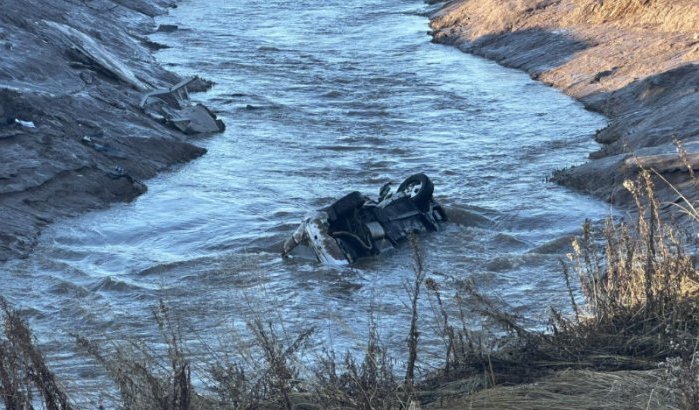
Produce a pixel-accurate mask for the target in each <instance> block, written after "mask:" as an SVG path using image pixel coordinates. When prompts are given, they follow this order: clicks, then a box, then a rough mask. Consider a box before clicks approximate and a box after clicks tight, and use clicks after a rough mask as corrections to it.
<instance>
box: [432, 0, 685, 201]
mask: <svg viewBox="0 0 699 410" xmlns="http://www.w3.org/2000/svg"><path fill="white" fill-rule="evenodd" d="M431 20H432V22H431V26H432V29H433V37H434V41H436V42H439V43H444V44H451V45H454V46H457V47H458V48H460V49H461V50H463V51H465V52H469V53H473V54H476V55H480V56H483V57H485V58H488V59H492V60H495V61H497V62H499V63H501V64H503V65H505V66H508V67H513V68H517V69H521V70H524V71H526V72H528V73H529V74H530V75H531V76H532V77H533V78H535V79H538V80H540V81H542V82H544V83H546V84H549V85H551V86H554V87H556V88H559V89H561V90H562V91H564V92H565V93H566V94H568V95H570V96H572V97H574V98H576V99H578V100H580V101H581V102H582V103H583V104H585V106H586V108H588V109H590V110H593V111H597V112H600V113H603V114H604V115H606V116H607V117H608V118H609V126H608V127H606V128H604V129H601V130H599V131H598V132H597V134H596V135H595V140H596V141H598V142H599V143H601V144H602V145H601V149H600V150H599V151H596V152H592V153H591V154H590V160H589V161H588V162H587V163H585V164H583V165H580V166H576V167H571V168H567V169H563V170H560V171H558V172H556V173H555V174H554V175H553V179H554V180H555V181H557V182H559V183H561V184H563V185H566V186H570V187H573V188H575V189H578V190H581V191H583V192H586V193H590V194H593V195H595V196H597V197H600V198H602V199H604V200H607V201H611V202H612V203H614V204H617V205H622V206H627V205H631V204H632V200H633V199H632V198H631V196H630V195H629V193H628V192H627V191H626V190H625V189H624V188H623V185H622V184H623V181H624V180H625V179H627V178H633V177H634V176H635V175H636V174H637V172H638V170H639V169H640V167H641V166H642V167H646V168H652V169H654V170H656V171H658V172H659V173H660V174H662V175H663V177H664V178H666V179H667V180H668V181H669V182H670V183H672V184H674V185H675V186H676V187H677V188H679V189H680V191H681V192H683V193H684V194H685V195H686V196H687V197H688V198H689V199H690V200H696V199H697V197H698V195H697V194H698V193H697V190H696V189H694V185H693V184H694V182H693V181H692V177H691V173H690V170H689V168H692V169H693V170H696V169H697V167H699V115H698V113H699V3H697V2H696V1H694V0H680V1H661V0H656V1H646V2H642V1H633V0H628V1H620V2H611V1H603V2H599V1H594V0H523V1H514V0H506V1H501V0H479V1H467V0H456V1H452V2H448V3H445V4H444V6H443V7H442V8H441V9H440V10H439V11H437V12H435V13H434V14H433V15H432V16H431ZM675 140H679V141H680V142H681V143H682V144H683V145H684V148H685V149H686V151H687V155H686V161H682V160H680V159H679V157H678V155H677V146H676V143H675V142H674V141H675ZM656 188H657V193H658V195H659V197H660V199H661V200H663V201H665V202H667V203H670V202H674V201H678V198H679V197H678V195H677V194H676V193H675V192H674V190H673V189H672V188H671V187H669V186H668V185H667V184H666V183H664V182H662V181H658V182H657V185H656ZM670 208H672V207H668V209H670Z"/></svg>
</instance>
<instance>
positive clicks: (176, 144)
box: [0, 0, 205, 261]
mask: <svg viewBox="0 0 699 410" xmlns="http://www.w3.org/2000/svg"><path fill="white" fill-rule="evenodd" d="M0 4H2V13H0V61H1V63H0V155H1V156H2V158H3V161H2V163H1V164H0V215H2V218H0V261H3V260H7V259H9V258H11V257H17V256H20V257H21V256H24V255H27V253H28V252H30V251H31V249H32V247H33V246H34V244H35V242H36V239H37V236H38V234H39V232H40V230H41V229H42V227H44V226H46V225H48V224H50V223H51V222H53V221H55V220H56V219H57V218H60V217H64V216H72V215H76V214H78V213H81V212H84V211H86V210H90V209H96V208H102V207H106V206H108V204H110V203H112V202H116V201H130V200H132V199H134V198H135V197H136V196H138V195H140V194H141V193H143V192H145V190H146V186H145V184H143V183H142V182H140V181H142V180H145V179H147V178H151V177H153V176H155V175H156V174H157V173H158V172H160V171H163V170H165V169H168V168H170V167H171V166H172V165H173V164H177V163H181V162H185V161H189V160H191V159H193V158H197V157H199V156H201V155H203V154H204V152H205V150H204V149H202V148H200V147H197V146H196V145H194V144H193V143H192V142H191V141H189V140H188V139H189V138H191V137H187V136H185V134H183V133H180V132H177V131H174V130H172V129H170V128H167V127H166V126H164V125H163V124H161V123H159V122H158V121H155V120H153V119H151V118H149V117H147V116H146V115H145V114H144V113H143V112H142V110H141V109H140V108H139V101H140V99H141V98H142V96H143V94H144V93H145V92H146V91H147V90H151V89H154V88H161V87H167V86H170V85H172V84H175V83H177V82H179V81H180V80H181V78H179V77H178V76H177V75H175V74H173V73H171V72H168V71H167V70H165V69H163V68H162V67H160V66H159V65H158V63H157V62H156V61H155V59H154V57H153V55H152V52H153V51H154V50H157V49H158V48H159V47H160V46H159V45H158V44H155V43H153V42H151V41H149V40H148V39H147V38H146V37H145V36H146V35H147V34H149V33H152V32H153V31H155V30H157V29H158V27H157V26H156V24H155V22H154V20H153V18H154V17H155V16H157V15H160V14H163V13H166V12H167V10H168V8H172V7H175V1H174V0H127V1H124V0H100V1H90V2H84V3H76V2H71V1H67V0H57V1H54V2H52V3H51V7H46V4H45V2H43V1H40V0H13V1H2V2H0ZM166 29H176V28H174V27H170V28H168V27H166ZM100 61H102V64H101V63H100Z"/></svg>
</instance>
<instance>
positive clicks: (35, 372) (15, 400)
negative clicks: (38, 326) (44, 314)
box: [0, 297, 73, 410]
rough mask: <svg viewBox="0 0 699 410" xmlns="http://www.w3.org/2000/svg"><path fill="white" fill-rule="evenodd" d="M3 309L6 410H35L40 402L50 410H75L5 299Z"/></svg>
mask: <svg viewBox="0 0 699 410" xmlns="http://www.w3.org/2000/svg"><path fill="white" fill-rule="evenodd" d="M0 309H1V311H0V316H2V318H3V325H4V328H3V330H4V333H3V334H2V335H0V397H1V398H2V402H3V404H4V405H5V409H6V410H15V409H16V410H20V409H21V410H24V409H32V408H34V405H35V404H36V402H41V403H43V404H44V406H45V408H47V409H49V410H70V409H72V408H73V407H72V405H71V404H70V402H69V401H68V397H67V395H66V394H65V392H64V391H63V387H62V386H61V385H60V384H59V383H58V382H57V381H56V378H55V376H54V375H53V373H52V372H51V371H50V370H49V368H48V366H47V365H46V362H45V360H44V357H43V355H42V354H41V352H40V351H39V349H37V347H36V346H35V344H34V337H33V336H32V333H31V331H30V330H29V327H28V326H27V323H26V322H25V321H24V320H22V318H21V317H20V315H19V313H18V312H17V311H15V310H13V309H11V308H10V306H9V304H8V303H7V301H6V300H5V299H4V298H2V297H0ZM37 396H38V397H37Z"/></svg>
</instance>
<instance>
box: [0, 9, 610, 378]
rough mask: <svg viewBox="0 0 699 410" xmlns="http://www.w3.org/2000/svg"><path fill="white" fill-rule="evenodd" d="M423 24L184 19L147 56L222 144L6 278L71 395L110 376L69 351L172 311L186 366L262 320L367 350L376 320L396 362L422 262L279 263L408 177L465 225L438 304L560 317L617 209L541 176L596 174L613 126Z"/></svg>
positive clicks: (426, 242)
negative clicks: (580, 260) (311, 234)
mask: <svg viewBox="0 0 699 410" xmlns="http://www.w3.org/2000/svg"><path fill="white" fill-rule="evenodd" d="M426 10H427V9H426V6H425V5H424V4H423V3H422V2H421V1H419V0H354V1H346V0H325V1H309V0H298V1H281V0H264V1H262V0H236V1H228V0H183V1H182V2H181V3H180V6H179V7H178V8H177V9H174V10H172V12H171V14H170V15H169V16H166V17H163V18H161V19H160V20H159V23H161V24H176V25H177V26H179V30H177V31H175V32H172V33H157V34H156V35H153V36H152V39H153V40H154V41H157V42H160V43H163V44H167V45H168V46H170V47H171V48H169V49H165V50H163V51H161V52H159V53H158V54H157V57H158V59H159V60H160V61H161V63H162V64H164V65H166V66H167V67H168V68H169V69H171V70H174V71H176V72H178V73H180V74H182V75H189V74H199V75H201V76H203V77H205V78H208V79H211V80H213V81H215V82H216V86H215V87H214V88H213V89H212V90H211V91H210V92H208V93H207V94H199V95H196V96H195V98H197V99H200V100H202V101H204V102H205V103H206V104H207V105H209V107H211V108H212V109H214V110H216V111H218V112H219V113H220V116H221V117H222V118H223V120H224V121H225V122H226V124H227V126H228V128H227V130H226V132H225V133H224V134H222V135H216V136H213V137H210V138H207V139H204V140H201V141H200V142H199V143H200V144H201V145H203V146H205V147H206V148H207V149H208V154H207V155H205V156H204V157H202V158H200V159H198V160H196V161H194V162H191V163H188V164H185V165H182V166H180V167H178V168H176V169H174V170H173V171H172V172H170V173H167V174H163V175H161V176H159V177H157V178H155V179H153V180H150V181H148V186H149V191H148V192H147V193H146V194H145V195H143V196H142V197H140V198H138V199H137V200H136V201H134V202H133V203H129V204H116V205H114V206H113V207H112V208H110V209H107V210H101V211H96V212H92V213H89V214H87V215H84V216H81V217H78V218H73V219H68V220H64V221H62V222H60V223H58V224H56V225H55V226H53V227H52V228H50V229H49V230H47V231H46V232H45V233H44V234H43V236H42V238H41V240H40V244H39V246H38V248H37V249H36V251H35V252H34V253H33V255H32V256H31V257H30V258H28V259H26V260H21V261H13V262H10V263H8V264H7V265H6V266H5V267H3V269H5V270H7V271H8V275H9V278H10V280H7V281H6V282H5V283H4V290H3V293H4V294H5V295H6V296H8V297H9V298H10V299H11V300H12V302H13V303H15V304H16V305H17V306H19V307H21V308H22V311H23V312H24V313H25V314H26V316H27V317H28V319H29V320H30V322H31V324H32V325H33V327H34V330H35V332H36V333H37V335H38V336H39V339H40V340H41V343H42V345H43V346H44V347H45V348H46V349H47V351H48V352H49V354H48V355H49V357H50V359H51V361H52V363H53V364H54V365H55V366H56V369H57V370H58V372H59V373H60V374H62V375H64V376H65V378H66V380H67V381H66V384H68V386H69V388H72V389H89V388H91V387H90V383H85V380H90V379H91V378H92V377H93V376H92V375H93V374H96V373H94V372H96V370H94V369H93V367H94V365H93V364H91V363H89V362H86V361H85V360H84V359H83V358H82V357H81V356H80V355H78V354H77V353H76V352H75V348H74V342H73V339H72V336H71V334H74V333H78V334H83V335H86V336H88V337H92V338H95V339H98V340H100V339H102V338H105V339H122V338H134V337H135V338H145V339H152V340H159V338H158V330H157V326H156V325H155V323H154V321H153V320H152V319H151V308H152V307H153V306H154V305H156V304H157V301H158V299H159V298H162V299H164V300H165V301H166V303H167V304H168V305H169V306H170V308H171V309H172V312H173V314H176V315H177V316H178V317H179V318H180V320H181V321H182V323H183V325H184V326H185V327H186V328H187V329H188V332H187V334H188V336H187V338H189V339H191V341H192V344H193V345H194V346H196V345H197V343H205V344H207V345H208V346H210V347H211V346H217V345H220V344H219V343H218V342H219V341H220V340H221V339H223V338H225V337H228V335H229V334H230V330H231V329H244V323H245V321H246V320H249V319H250V318H251V317H252V315H254V313H252V312H257V314H260V315H262V317H264V318H265V319H267V318H269V319H272V320H282V321H283V322H284V326H285V329H286V330H287V331H288V332H290V333H294V332H298V331H300V330H301V329H305V328H307V327H309V326H315V327H316V333H315V336H314V337H315V339H314V340H315V341H316V342H317V344H318V345H319V346H321V345H326V346H327V345H330V346H332V347H333V348H334V349H335V350H337V351H344V350H346V349H355V348H358V347H361V345H362V344H363V343H364V341H365V340H366V334H367V331H368V322H369V316H370V313H369V312H370V311H373V312H374V314H375V316H376V317H377V320H378V323H379V326H380V330H381V334H382V338H383V340H384V342H385V343H386V344H387V345H388V346H389V348H390V349H393V350H394V351H396V352H398V355H399V356H400V355H401V354H402V353H400V352H403V351H404V350H405V340H406V335H407V326H408V320H407V319H408V317H409V311H408V309H407V308H406V304H407V303H408V296H407V293H406V289H405V283H406V281H409V280H410V279H411V278H412V277H413V268H412V257H411V250H410V248H409V247H407V246H406V247H403V248H401V249H398V250H396V251H394V252H389V253H387V254H385V255H382V256H380V257H377V258H375V259H370V260H365V261H362V262H361V263H359V264H357V265H356V266H354V267H352V268H347V269H329V268H325V267H323V266H321V265H320V264H318V263H317V262H315V261H313V260H310V259H304V258H296V259H292V260H283V259H282V258H281V257H280V255H279V250H280V244H281V242H282V241H283V240H284V239H285V238H286V237H287V235H289V234H290V233H291V232H292V230H293V229H294V227H295V226H296V225H297V224H298V222H299V221H300V219H301V217H302V216H303V214H304V213H305V212H306V211H308V210H312V209H315V208H318V207H322V206H324V205H327V204H329V203H330V202H331V201H333V200H334V199H336V198H338V197H339V196H341V195H343V194H345V193H347V192H349V191H353V190H359V191H362V192H364V193H367V194H370V195H376V194H378V189H379V187H380V186H381V185H382V184H383V183H384V182H386V181H387V180H394V181H401V180H402V179H403V178H404V177H406V176H408V175H410V174H412V173H416V172H424V173H426V174H427V175H429V176H431V177H432V179H433V181H434V184H435V197H436V198H437V199H438V200H439V201H440V202H441V203H442V205H443V206H444V207H445V208H446V210H447V214H448V215H449V217H450V218H451V222H450V223H448V224H447V225H446V226H445V229H444V230H443V231H442V232H439V233H434V234H428V235H426V236H423V237H421V238H420V242H419V246H420V248H421V249H422V250H423V252H424V255H425V259H426V267H427V270H428V271H429V272H430V274H431V276H432V277H434V278H435V279H436V280H437V281H438V282H440V284H441V285H442V288H443V290H444V292H446V294H449V293H450V292H452V289H453V287H454V284H455V283H457V282H458V281H460V280H463V279H465V278H473V279H474V280H475V281H476V282H477V283H478V284H479V285H480V286H481V288H482V289H485V290H487V291H489V292H492V293H493V294H497V295H499V296H500V297H502V298H503V299H505V300H507V301H508V302H509V303H510V304H511V305H513V306H514V307H515V308H517V309H518V310H519V311H522V312H527V313H528V314H530V315H531V316H532V317H541V315H543V314H544V312H545V311H546V309H547V307H548V306H550V305H551V304H554V305H557V304H564V303H565V300H566V297H567V296H566V292H565V289H564V287H563V286H562V281H561V274H560V268H559V266H558V259H559V258H560V257H561V256H562V255H563V254H564V253H565V252H566V251H567V248H566V244H567V243H568V242H569V241H568V239H567V238H569V236H570V235H572V234H575V232H576V231H577V230H578V229H579V227H580V224H581V222H582V221H583V220H584V219H585V218H591V219H601V218H604V217H605V216H607V215H609V213H610V212H611V210H610V208H609V205H607V204H605V203H602V202H599V201H596V200H594V199H592V198H589V197H586V196H583V195H579V194H576V193H574V192H571V191H570V190H568V189H565V188H562V187H559V186H556V185H554V184H551V183H549V182H547V177H548V176H549V175H550V174H551V172H552V171H553V170H555V169H557V168H562V167H565V166H568V165H571V164H574V163H580V162H582V161H584V160H585V157H586V155H587V153H588V152H590V151H592V150H594V149H595V144H594V143H593V142H592V134H593V133H594V131H595V130H596V129H598V128H601V127H603V126H604V125H605V120H604V118H603V117H601V116H599V115H597V114H593V113H590V112H587V111H585V110H584V109H583V107H582V106H581V105H580V104H579V103H577V102H575V101H573V100H571V99H570V98H568V97H566V96H565V95H563V94H561V93H560V92H558V91H556V90H554V89H551V88H548V87H546V86H544V85H542V84H539V83H536V82H534V81H532V80H530V79H529V78H528V76H527V75H526V74H523V73H521V72H518V71H515V70H510V69H506V68H502V67H500V66H497V65H496V64H494V63H492V62H489V61H485V60H482V59H479V58H477V57H473V56H470V55H467V54H463V53H461V52H459V51H458V50H456V49H455V48H451V47H446V46H441V45H436V44H432V43H430V37H429V36H428V34H427V30H428V20H427V18H426V17H424V12H425V11H426ZM426 333H428V332H426ZM424 343H425V344H427V347H425V348H426V349H428V350H429V343H430V340H429V337H427V336H426V337H425V339H424ZM434 343H437V342H434ZM224 345H225V343H224ZM192 350H194V351H196V348H193V349H192Z"/></svg>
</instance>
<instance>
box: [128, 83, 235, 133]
mask: <svg viewBox="0 0 699 410" xmlns="http://www.w3.org/2000/svg"><path fill="white" fill-rule="evenodd" d="M198 80H199V78H198V77H191V78H189V79H186V80H183V81H181V82H179V83H177V84H175V85H173V86H172V87H169V88H163V89H158V90H154V91H151V92H149V93H147V94H145V95H144V96H143V98H142V99H141V102H140V104H139V105H140V107H141V109H142V110H143V111H145V113H146V114H148V115H149V116H150V117H151V118H153V119H154V120H156V121H158V122H161V123H163V124H166V125H169V126H171V127H173V128H176V129H178V130H180V131H182V132H184V133H185V134H202V133H213V132H223V131H224V130H225V128H226V127H225V125H224V124H223V121H221V120H220V119H218V118H217V117H216V115H215V114H214V113H212V112H211V111H210V110H209V109H208V108H206V107H205V106H204V105H202V104H195V105H192V104H191V103H190V102H189V92H188V87H189V86H191V85H192V84H193V83H194V82H195V81H198Z"/></svg>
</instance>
